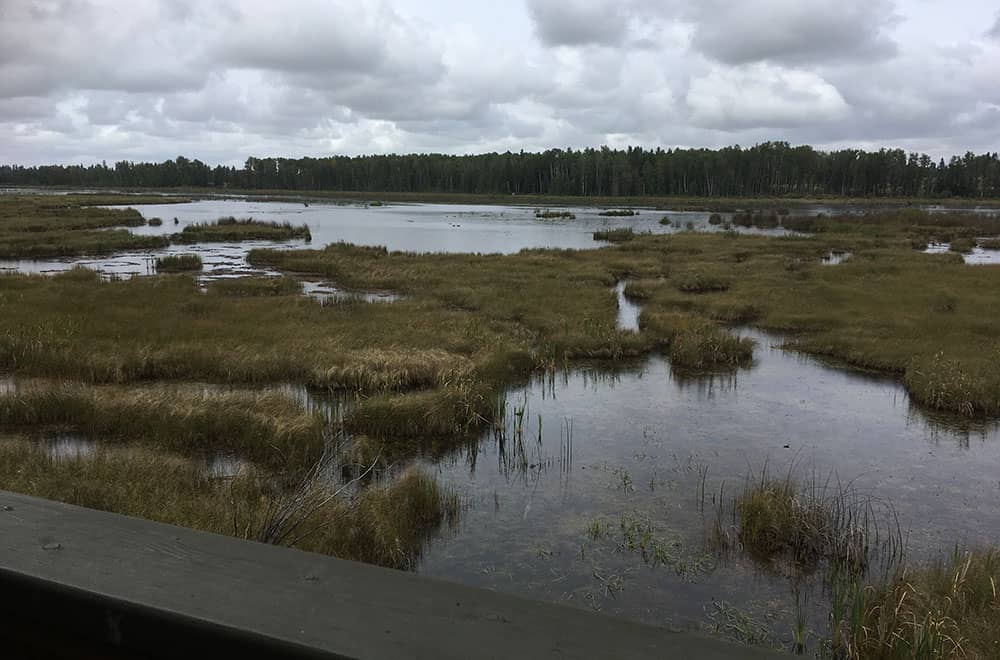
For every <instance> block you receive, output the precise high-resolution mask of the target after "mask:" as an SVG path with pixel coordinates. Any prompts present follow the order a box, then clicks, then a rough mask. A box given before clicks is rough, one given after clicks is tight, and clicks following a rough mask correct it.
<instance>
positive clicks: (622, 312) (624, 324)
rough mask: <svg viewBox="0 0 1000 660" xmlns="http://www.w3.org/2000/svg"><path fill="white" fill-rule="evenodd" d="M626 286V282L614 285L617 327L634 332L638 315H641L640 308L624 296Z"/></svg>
mask: <svg viewBox="0 0 1000 660" xmlns="http://www.w3.org/2000/svg"><path fill="white" fill-rule="evenodd" d="M627 284H628V282H626V281H625V280H622V281H620V282H619V283H618V284H616V285H615V296H616V297H617V299H618V327H619V328H621V329H622V330H631V331H633V332H635V331H637V330H638V329H639V314H641V313H642V307H641V306H639V305H637V304H635V303H634V302H632V301H631V300H629V299H628V298H627V297H626V296H625V286H626V285H627Z"/></svg>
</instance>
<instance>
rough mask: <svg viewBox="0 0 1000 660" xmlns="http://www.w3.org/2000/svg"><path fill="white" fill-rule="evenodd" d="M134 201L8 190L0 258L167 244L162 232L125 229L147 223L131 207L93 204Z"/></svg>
mask: <svg viewBox="0 0 1000 660" xmlns="http://www.w3.org/2000/svg"><path fill="white" fill-rule="evenodd" d="M99 203H107V204H114V203H118V204H137V203H141V200H140V201H136V200H135V199H134V198H132V197H129V196H120V197H108V196H89V195H10V196H6V195H5V196H4V199H3V201H2V203H0V258H7V259H42V258H51V257H74V256H80V255H88V254H92V255H101V254H111V253H113V252H121V251H124V250H152V249H157V248H162V247H166V246H167V245H168V243H169V242H168V241H167V239H166V238H163V237H160V236H136V235H133V234H132V233H130V232H129V231H127V230H125V229H113V228H114V227H138V226H141V225H143V224H145V222H146V221H145V220H143V218H142V215H140V214H139V212H138V211H136V210H135V209H131V208H129V209H112V208H106V207H102V206H91V204H99Z"/></svg>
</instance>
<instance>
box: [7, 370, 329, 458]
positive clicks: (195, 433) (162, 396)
mask: <svg viewBox="0 0 1000 660" xmlns="http://www.w3.org/2000/svg"><path fill="white" fill-rule="evenodd" d="M0 426H3V427H6V428H19V429H31V430H36V431H37V430H45V429H57V430H71V431H74V432H77V433H80V434H83V435H85V436H87V437H89V438H92V439H94V440H97V441H104V442H136V443H141V444H143V445H148V446H151V447H155V448H158V449H162V450H165V451H170V452H175V453H182V454H187V455H197V454H205V453H207V452H225V453H228V454H233V455H237V456H240V457H242V458H245V459H248V460H251V461H255V462H257V463H260V464H262V465H270V466H283V465H287V464H301V463H303V462H308V461H310V460H315V458H316V457H317V456H318V453H319V451H320V450H321V449H322V445H323V432H324V424H323V420H322V419H321V418H320V417H319V416H318V415H313V414H310V413H307V412H306V411H304V410H303V409H302V407H301V406H300V405H299V404H298V403H297V402H295V401H293V400H291V399H289V398H287V397H285V396H282V395H279V394H273V393H252V392H219V393H209V392H205V391H198V390H197V388H191V389H181V388H170V387H167V388H162V387H161V388H134V387H133V388H120V387H101V388H93V387H86V386H82V385H71V384H65V385H58V384H56V385H46V384H41V385H36V386H32V387H27V388H23V389H20V390H18V391H16V392H11V393H7V394H3V395H0Z"/></svg>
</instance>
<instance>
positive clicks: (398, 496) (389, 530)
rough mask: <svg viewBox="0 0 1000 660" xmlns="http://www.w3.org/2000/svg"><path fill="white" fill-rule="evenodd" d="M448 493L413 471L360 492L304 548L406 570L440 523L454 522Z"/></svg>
mask: <svg viewBox="0 0 1000 660" xmlns="http://www.w3.org/2000/svg"><path fill="white" fill-rule="evenodd" d="M459 513H460V503H459V500H458V496H457V494H456V493H455V492H454V491H451V490H448V489H445V488H443V487H441V486H440V485H439V484H438V483H437V482H436V481H435V480H434V479H433V478H431V477H430V476H428V475H427V474H425V473H424V472H421V471H420V470H417V469H409V470H407V471H405V472H403V474H401V475H400V476H399V477H398V478H396V479H395V480H393V481H391V482H390V483H388V484H385V485H379V486H374V487H371V488H367V489H365V490H364V491H363V492H362V493H361V494H360V495H358V496H357V497H356V498H355V499H354V501H353V502H351V503H350V505H348V506H342V507H341V508H340V509H339V510H337V511H336V512H335V513H334V514H333V516H332V518H333V520H332V521H331V524H330V525H329V526H327V527H326V528H325V530H324V533H323V534H322V535H320V536H319V537H318V538H317V539H316V540H314V541H311V542H309V544H308V546H307V547H308V548H309V549H311V550H314V551H317V552H323V553H325V554H330V555H335V556H337V557H342V558H344V559H353V560H356V561H363V562H367V563H370V564H378V565H380V566H389V567H392V568H400V569H409V568H412V567H413V566H414V565H415V563H416V560H417V559H419V557H420V555H421V553H422V551H423V549H424V547H425V546H426V544H427V542H428V540H429V539H430V536H431V535H432V534H433V533H435V532H436V531H437V530H438V529H439V528H440V527H441V525H442V524H443V523H447V524H449V525H452V524H454V523H455V522H456V521H457V520H458V516H459Z"/></svg>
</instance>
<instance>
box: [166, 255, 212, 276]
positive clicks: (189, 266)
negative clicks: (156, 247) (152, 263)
mask: <svg viewBox="0 0 1000 660" xmlns="http://www.w3.org/2000/svg"><path fill="white" fill-rule="evenodd" d="M201 268H202V263H201V257H199V256H198V255H197V254H168V255H166V256H164V257H158V258H157V259H156V270H157V271H160V272H164V273H178V272H182V271H193V270H201Z"/></svg>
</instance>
